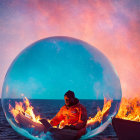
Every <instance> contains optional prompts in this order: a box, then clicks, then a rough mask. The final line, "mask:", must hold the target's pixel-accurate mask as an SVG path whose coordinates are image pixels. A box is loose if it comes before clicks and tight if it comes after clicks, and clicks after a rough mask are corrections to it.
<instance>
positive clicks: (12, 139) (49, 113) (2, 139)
mask: <svg viewBox="0 0 140 140" xmlns="http://www.w3.org/2000/svg"><path fill="white" fill-rule="evenodd" d="M19 101H20V100H19ZM30 102H31V105H32V106H33V107H34V108H35V110H34V112H35V114H36V115H41V118H48V119H51V118H52V117H53V116H55V114H56V113H57V112H58V111H59V109H60V108H61V107H62V106H63V105H64V100H30ZM80 102H81V103H82V104H84V105H85V107H86V108H87V112H88V116H94V115H95V114H96V112H97V104H98V105H99V107H102V106H103V103H104V102H103V100H98V101H94V102H93V100H92V101H91V100H80ZM116 102H117V101H116ZM91 103H92V106H91ZM11 105H12V106H14V100H13V101H11ZM114 105H115V103H114ZM91 110H92V111H91ZM96 139H97V140H118V138H117V136H116V133H115V131H114V129H113V127H112V125H111V124H110V125H109V126H108V127H107V128H106V129H105V130H104V131H103V132H102V133H100V134H99V135H97V136H95V137H93V138H91V140H96ZM0 140H27V138H25V137H24V136H21V135H20V134H18V133H17V132H15V131H14V130H13V128H12V127H11V126H10V125H9V123H8V122H7V120H6V118H5V116H4V112H3V109H2V106H1V104H0Z"/></svg>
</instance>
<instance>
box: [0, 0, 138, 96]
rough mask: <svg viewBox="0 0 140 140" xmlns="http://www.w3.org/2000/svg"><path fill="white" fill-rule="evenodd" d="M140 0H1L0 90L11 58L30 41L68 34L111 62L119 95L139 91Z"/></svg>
mask: <svg viewBox="0 0 140 140" xmlns="http://www.w3.org/2000/svg"><path fill="white" fill-rule="evenodd" d="M139 15H140V1H139V0H133V1H132V0H123V1H121V0H106V2H104V1H103V0H86V1H85V0H81V1H80V0H70V1H64V0H30V1H28V0H23V1H19V0H12V1H11V0H6V1H5V0H0V91H1V90H2V84H3V81H4V77H5V74H6V72H7V70H8V68H9V66H10V64H11V63H12V61H13V60H14V58H15V57H16V56H17V55H18V54H19V53H20V52H21V51H22V50H23V49H24V48H26V47H27V46H29V45H30V44H32V43H33V42H35V41H37V40H39V39H43V38H46V37H50V36H70V37H73V38H77V39H80V40H83V41H86V42H87V43H89V44H91V45H92V46H95V47H96V48H97V49H98V50H100V51H101V52H102V53H103V54H104V55H105V56H106V57H107V58H108V59H109V60H110V62H111V63H112V64H113V66H114V67H115V69H116V71H117V73H118V75H119V78H120V82H121V86H122V95H123V97H135V96H140V86H139V85H140V79H139V76H140V55H139V52H140V41H139V38H140V18H139Z"/></svg>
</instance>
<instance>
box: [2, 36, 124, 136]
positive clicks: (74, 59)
mask: <svg viewBox="0 0 140 140" xmlns="http://www.w3.org/2000/svg"><path fill="white" fill-rule="evenodd" d="M68 90H72V91H74V93H75V96H76V97H77V98H78V99H79V100H80V102H81V103H82V104H83V105H84V106H85V107H86V108H87V113H88V117H94V116H95V115H96V113H97V108H98V107H100V109H101V110H102V108H103V104H104V98H106V99H107V100H112V104H111V107H110V109H109V112H108V114H107V115H106V116H105V117H104V118H103V119H102V122H101V123H100V124H96V125H95V126H94V125H92V126H89V127H87V134H86V135H85V136H83V137H82V138H89V137H92V136H94V135H96V134H98V133H100V132H102V131H103V130H104V129H105V128H106V127H107V125H108V124H109V123H110V121H111V117H113V116H115V115H116V113H117V111H118V108H119V103H120V100H121V96H122V94H121V86H120V81H119V77H118V75H117V73H116V71H115V70H114V68H113V66H112V65H111V63H110V62H109V60H108V59H107V57H105V56H104V54H102V53H101V52H100V51H99V50H97V49H96V48H95V47H93V46H91V45H89V44H88V43H86V42H83V41H81V40H78V39H74V38H70V37H49V38H46V39H42V40H39V41H37V42H35V43H33V44H31V45H30V46H28V47H27V48H26V49H24V50H23V51H22V52H21V53H20V54H19V55H18V56H17V57H16V58H15V60H14V61H13V63H12V64H11V66H10V67H9V69H8V72H7V74H6V76H5V80H4V84H3V90H2V106H3V110H4V112H5V116H6V118H7V120H8V122H9V123H10V125H11V126H12V127H13V128H14V129H15V130H16V131H17V132H19V133H20V134H22V135H24V136H26V137H28V138H31V139H33V138H39V139H42V138H43V137H44V135H42V134H40V133H32V131H31V130H29V129H26V128H23V127H22V125H18V123H17V122H16V121H15V120H14V117H13V116H12V114H11V112H10V111H9V104H13V105H14V104H15V101H17V102H18V101H19V100H21V99H22V98H23V96H21V95H23V94H24V96H26V97H27V98H28V99H29V100H30V102H31V104H32V105H33V106H34V109H35V111H36V113H38V114H41V115H42V117H45V118H49V119H50V118H52V117H53V116H54V115H55V114H56V113H57V112H58V110H59V109H60V107H61V106H63V105H64V94H65V92H67V91H68ZM35 99H36V100H35ZM61 100H62V102H61ZM54 101H55V103H54ZM42 103H43V104H42Z"/></svg>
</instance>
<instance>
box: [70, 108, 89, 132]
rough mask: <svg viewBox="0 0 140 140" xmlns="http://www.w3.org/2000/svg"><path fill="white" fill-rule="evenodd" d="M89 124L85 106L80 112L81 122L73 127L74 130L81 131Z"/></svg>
mask: <svg viewBox="0 0 140 140" xmlns="http://www.w3.org/2000/svg"><path fill="white" fill-rule="evenodd" d="M86 123H87V110H86V108H85V107H84V106H81V107H80V112H79V120H78V122H77V123H75V124H73V125H71V127H73V129H81V128H84V127H85V126H86Z"/></svg>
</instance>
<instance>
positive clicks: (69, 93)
mask: <svg viewBox="0 0 140 140" xmlns="http://www.w3.org/2000/svg"><path fill="white" fill-rule="evenodd" d="M64 96H67V97H68V98H75V94H74V92H73V91H71V90H68V91H67V92H66V93H65V95H64Z"/></svg>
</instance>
